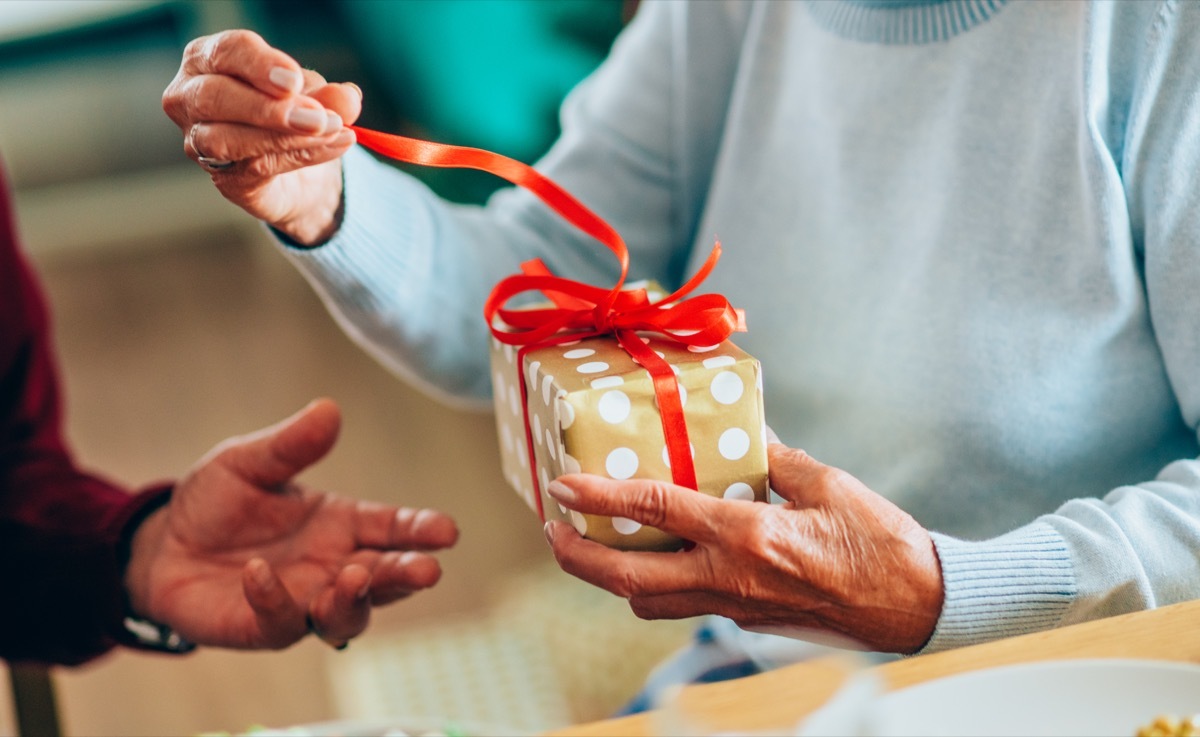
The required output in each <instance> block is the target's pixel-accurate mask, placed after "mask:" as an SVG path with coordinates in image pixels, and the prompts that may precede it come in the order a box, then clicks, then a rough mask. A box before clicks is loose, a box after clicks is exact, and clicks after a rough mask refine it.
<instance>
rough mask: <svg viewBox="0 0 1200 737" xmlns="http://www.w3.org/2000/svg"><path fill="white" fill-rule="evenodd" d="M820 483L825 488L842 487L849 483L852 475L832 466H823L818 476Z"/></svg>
mask: <svg viewBox="0 0 1200 737" xmlns="http://www.w3.org/2000/svg"><path fill="white" fill-rule="evenodd" d="M818 479H819V480H820V482H821V485H822V486H824V487H826V488H832V489H836V488H843V487H846V486H849V485H850V482H851V480H852V479H853V477H852V476H851V475H850V474H849V473H848V472H846V471H844V470H842V469H840V468H835V467H833V466H825V467H824V468H823V469H821V473H820V475H819V476H818Z"/></svg>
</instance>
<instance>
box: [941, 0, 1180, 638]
mask: <svg viewBox="0 0 1200 737" xmlns="http://www.w3.org/2000/svg"><path fill="white" fill-rule="evenodd" d="M1198 39H1200V7H1197V6H1196V5H1195V4H1193V3H1175V2H1170V1H1168V2H1163V3H1160V4H1159V6H1158V14H1157V16H1156V18H1155V22H1154V23H1153V24H1152V25H1151V27H1150V30H1149V35H1148V37H1147V38H1146V39H1145V41H1144V44H1145V45H1144V47H1143V48H1139V49H1137V50H1136V51H1132V52H1131V53H1130V54H1129V56H1128V58H1131V59H1133V60H1134V61H1133V62H1132V64H1131V66H1132V67H1133V68H1132V69H1131V70H1128V73H1129V75H1130V77H1131V78H1132V79H1133V80H1134V86H1133V88H1132V90H1131V94H1130V99H1129V102H1128V123H1127V126H1126V129H1125V135H1124V139H1123V141H1122V145H1123V154H1122V157H1121V159H1122V161H1121V165H1122V177H1123V180H1124V182H1125V189H1126V196H1127V200H1128V207H1129V217H1130V222H1131V225H1132V228H1133V231H1134V235H1135V244H1136V245H1139V246H1140V252H1139V253H1137V254H1136V256H1137V257H1139V258H1140V259H1141V260H1142V265H1143V270H1144V279H1145V289H1146V299H1147V302H1148V306H1149V314H1150V319H1151V322H1152V324H1153V327H1154V334H1155V336H1156V338H1157V341H1158V347H1159V350H1160V351H1161V353H1162V357H1163V363H1164V365H1165V367H1166V371H1167V377H1168V380H1169V381H1170V384H1171V387H1172V389H1173V390H1174V394H1175V397H1176V399H1177V401H1178V406H1179V410H1180V416H1179V418H1178V421H1179V422H1180V423H1183V424H1184V425H1186V426H1187V427H1188V428H1189V430H1190V432H1191V434H1192V435H1196V436H1197V440H1198V443H1200V322H1198V321H1197V317H1196V316H1197V315H1200V291H1198V290H1197V289H1196V284H1200V190H1197V188H1196V186H1195V183H1194V181H1193V173H1194V172H1195V171H1197V170H1200V95H1198V94H1197V84H1196V80H1197V79H1200V44H1198V43H1197V40H1198ZM1128 431H1129V432H1131V433H1136V432H1138V428H1136V427H1130V428H1128ZM934 541H935V545H936V547H937V551H938V555H939V556H940V559H941V562H942V568H943V574H944V579H945V582H946V600H945V604H944V608H943V613H942V616H941V619H940V621H939V623H938V626H937V629H936V631H935V634H934V637H933V638H932V640H931V641H930V643H929V644H928V645H927V646H926V648H925V651H935V650H941V649H945V648H948V647H953V646H956V645H966V644H972V643H976V642H982V641H986V640H991V639H995V638H998V637H1002V636H1006V635H1016V634H1023V633H1027V632H1033V631H1037V630H1042V629H1047V628H1050V627H1054V626H1059V625H1066V624H1072V623H1075V622H1081V621H1085V620H1089V619H1096V618H1100V617H1106V616H1112V615H1115V614H1122V613H1126V612H1130V611H1137V610H1142V609H1149V608H1154V607H1158V606H1164V605H1167V604H1172V603H1176V602H1180V601H1186V600H1190V599H1195V598H1197V597H1200V555H1197V552H1196V551H1198V550H1200V459H1197V458H1178V459H1175V460H1173V461H1172V462H1170V463H1168V464H1167V465H1166V466H1165V467H1163V468H1162V470H1161V471H1160V472H1159V473H1158V474H1157V476H1156V477H1155V478H1154V479H1151V480H1146V481H1144V482H1142V483H1139V484H1134V485H1129V486H1122V487H1120V488H1117V489H1112V490H1097V498H1092V499H1077V500H1073V501H1070V502H1068V503H1066V504H1064V505H1063V506H1061V507H1060V508H1059V509H1057V510H1056V511H1055V512H1054V513H1053V514H1049V515H1046V516H1044V517H1042V518H1039V519H1038V520H1036V521H1034V522H1033V523H1031V524H1029V525H1026V526H1025V527H1022V528H1020V529H1018V530H1015V531H1013V532H1011V533H1009V534H1006V535H1004V536H1001V537H999V538H996V539H993V540H987V541H971V542H968V541H963V540H958V539H955V538H951V537H948V536H945V535H935V536H934Z"/></svg>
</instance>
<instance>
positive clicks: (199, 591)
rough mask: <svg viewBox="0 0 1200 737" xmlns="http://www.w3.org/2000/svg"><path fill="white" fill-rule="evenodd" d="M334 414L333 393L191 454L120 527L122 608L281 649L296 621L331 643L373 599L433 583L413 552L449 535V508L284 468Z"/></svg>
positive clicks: (320, 435)
mask: <svg viewBox="0 0 1200 737" xmlns="http://www.w3.org/2000/svg"><path fill="white" fill-rule="evenodd" d="M340 421H341V420H340V414H339V411H338V408H337V405H335V404H334V403H333V402H331V401H329V400H318V401H316V402H313V403H312V404H310V405H309V406H308V407H306V408H305V409H304V410H302V411H301V412H299V413H297V414H296V415H294V416H292V417H291V418H289V419H287V420H284V421H283V422H281V423H279V424H277V425H275V426H273V427H269V428H266V429H265V430H261V431H259V432H257V433H254V434H252V435H247V436H244V437H239V438H231V439H229V440H227V441H225V442H224V443H222V444H220V445H218V446H217V447H216V448H214V449H213V450H212V451H211V452H210V453H209V454H208V455H207V456H205V457H204V458H202V459H201V460H200V461H199V463H198V464H197V465H196V466H195V467H193V468H192V470H191V471H190V472H189V473H188V474H187V475H186V476H184V478H183V479H182V480H181V481H180V482H179V483H178V484H177V485H176V488H175V491H174V494H173V495H172V497H171V500H170V502H169V503H168V504H167V505H166V506H164V507H163V508H162V509H159V510H157V511H156V512H154V513H153V514H152V515H151V516H150V517H149V518H147V520H146V521H145V522H143V523H142V524H141V525H140V526H139V528H138V530H137V532H136V533H135V535H134V539H133V546H132V558H131V560H130V563H129V567H128V569H127V571H126V577H125V581H126V588H127V590H128V591H129V596H130V602H131V605H132V607H133V609H134V611H135V612H137V613H138V614H140V615H142V616H144V617H148V618H150V619H152V620H155V621H158V622H162V623H163V624H167V625H169V626H171V627H172V628H173V629H174V630H175V631H176V632H178V633H179V634H180V635H182V636H183V637H184V638H185V639H188V640H190V641H192V642H195V643H197V644H202V645H215V646H221V647H231V648H282V647H286V646H288V645H290V644H292V643H294V642H296V641H297V640H299V639H300V638H302V637H304V636H305V635H306V634H308V632H309V622H310V621H311V623H312V625H313V628H314V629H315V630H316V631H318V632H319V633H320V636H321V637H322V638H324V639H325V640H326V641H328V642H330V643H331V644H334V645H340V644H342V643H344V642H346V641H347V640H349V639H350V638H352V637H354V636H355V635H357V634H359V633H360V632H362V631H363V629H365V628H366V626H367V621H368V619H369V617H370V611H371V607H372V606H373V605H374V606H377V605H381V604H387V603H390V602H394V601H396V600H398V599H403V598H404V597H406V596H408V595H410V594H411V593H413V592H415V591H418V590H420V589H425V588H428V587H430V586H433V585H434V584H435V583H437V581H438V578H439V577H440V576H441V569H440V568H439V566H438V563H437V561H436V560H435V559H434V558H433V557H432V556H430V555H429V554H428V553H426V552H421V551H429V550H436V549H440V548H445V547H448V546H450V545H453V544H454V542H455V541H456V539H457V538H458V530H457V528H456V527H455V525H454V522H453V520H451V519H450V518H449V517H447V516H446V515H444V514H441V513H440V512H435V511H432V510H413V509H403V508H396V507H392V506H387V505H383V504H376V503H371V502H365V501H354V500H351V499H345V498H341V497H337V496H333V495H330V494H325V493H320V492H315V491H310V490H307V489H305V488H304V487H302V486H301V485H299V484H297V483H295V482H294V481H293V480H292V479H293V477H294V476H295V475H296V474H297V473H299V472H300V471H301V470H303V469H304V468H306V467H308V466H309V465H311V464H313V463H314V462H316V461H317V460H319V459H320V458H321V457H323V456H324V455H325V454H326V453H327V452H328V451H329V450H330V448H332V447H333V444H334V442H335V440H336V438H337V433H338V429H339V425H340Z"/></svg>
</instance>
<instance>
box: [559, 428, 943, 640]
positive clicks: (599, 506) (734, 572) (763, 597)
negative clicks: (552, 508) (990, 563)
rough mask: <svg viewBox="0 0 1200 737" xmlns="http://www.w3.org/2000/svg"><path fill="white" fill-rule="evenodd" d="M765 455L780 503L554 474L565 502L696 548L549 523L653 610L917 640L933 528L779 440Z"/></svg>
mask: <svg viewBox="0 0 1200 737" xmlns="http://www.w3.org/2000/svg"><path fill="white" fill-rule="evenodd" d="M769 458H770V466H771V488H772V489H774V490H775V492H776V493H778V494H779V495H781V496H782V497H783V498H784V499H785V500H786V501H785V503H784V504H750V503H747V502H742V501H731V500H718V499H711V498H708V497H706V496H704V495H702V494H696V493H693V492H690V491H688V490H686V489H681V488H680V487H678V486H675V485H672V484H669V483H665V482H662V481H634V480H631V481H612V480H608V479H604V478H600V477H598V476H592V475H586V474H581V475H567V476H563V477H561V478H559V479H557V480H555V481H553V482H552V483H551V484H550V487H549V493H550V496H551V497H553V498H554V499H555V500H556V502H557V503H561V504H563V505H564V506H566V507H567V508H568V509H572V510H577V511H579V512H584V513H589V514H596V515H611V516H614V517H618V516H619V517H626V518H629V519H632V520H636V521H638V522H640V523H642V524H646V525H654V526H656V527H660V528H661V529H663V530H665V531H666V532H669V533H672V534H675V535H678V536H680V537H683V538H687V539H688V540H692V541H694V542H695V546H694V547H692V548H691V549H689V550H687V551H682V552H678V553H672V554H669V555H664V554H661V553H647V552H622V551H617V550H611V549H609V548H607V547H605V546H603V545H598V544H596V543H594V542H591V541H589V540H583V539H581V538H580V536H579V534H578V533H577V532H576V531H575V530H574V529H572V528H571V526H570V525H567V524H564V523H562V522H557V521H551V522H548V523H547V524H546V537H547V538H549V540H550V544H551V547H552V548H553V549H554V556H555V558H557V559H558V562H559V565H561V566H562V568H563V570H564V571H566V572H568V573H570V574H572V575H575V576H578V577H579V578H581V579H583V580H585V581H587V582H589V583H592V584H594V585H596V586H599V587H601V588H604V589H606V590H608V591H610V592H612V593H614V594H616V595H617V596H621V597H624V598H626V599H628V600H629V605H630V607H631V608H632V609H633V611H634V613H636V614H637V615H638V616H639V617H642V618H644V619H681V618H685V617H692V616H696V615H700V614H720V615H723V616H726V617H729V618H730V619H733V620H734V621H735V622H737V623H738V624H739V625H741V626H743V627H749V628H769V629H774V630H776V631H778V630H779V629H780V628H783V629H785V630H791V631H793V633H795V631H796V630H801V632H799V633H797V634H803V631H809V632H820V633H835V634H838V635H843V636H845V637H847V638H849V639H851V640H853V641H855V642H857V643H859V644H861V645H862V646H864V647H866V648H869V649H872V650H877V651H880V652H900V653H911V652H915V651H917V650H919V649H920V648H921V647H922V646H923V645H924V644H925V643H926V642H927V641H928V639H929V637H930V635H931V634H932V633H933V628H934V625H935V624H936V623H937V620H938V616H939V614H940V613H941V608H942V599H943V585H942V575H941V568H940V566H939V564H938V560H937V555H936V554H935V553H934V549H933V543H932V541H931V540H930V537H929V533H928V532H927V531H926V530H925V529H924V528H922V527H921V526H920V525H919V524H917V522H916V521H915V520H914V519H913V518H912V517H910V516H909V515H908V514H907V513H905V512H904V511H903V510H901V509H900V508H898V507H896V506H895V505H894V504H892V503H891V502H889V501H888V500H886V499H884V498H883V497H881V496H879V495H878V494H876V493H875V492H873V491H871V490H870V489H868V488H867V487H866V486H864V485H863V484H862V483H861V482H860V481H859V480H858V479H856V478H854V477H853V476H851V475H850V474H848V473H846V472H844V471H841V470H839V469H836V468H833V467H831V466H826V465H824V464H822V463H819V462H818V461H816V460H815V459H813V458H811V457H810V456H808V455H807V454H806V453H804V451H801V450H793V449H791V448H787V447H785V446H783V445H781V444H779V443H772V444H771V445H770V446H769Z"/></svg>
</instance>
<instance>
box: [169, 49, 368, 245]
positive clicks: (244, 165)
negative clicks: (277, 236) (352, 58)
mask: <svg viewBox="0 0 1200 737" xmlns="http://www.w3.org/2000/svg"><path fill="white" fill-rule="evenodd" d="M162 104H163V110H164V111H165V112H166V113H167V115H168V116H169V117H170V118H171V120H173V121H174V122H175V124H176V125H178V126H179V129H180V130H181V131H183V135H184V143H183V150H184V152H185V153H186V154H187V155H188V156H189V157H190V158H192V159H193V160H197V161H198V163H201V164H202V165H204V163H205V162H201V161H200V159H201V157H204V158H205V159H206V160H207V159H214V160H218V161H230V162H233V163H232V165H231V166H229V167H227V168H214V167H213V166H211V165H209V166H206V169H207V170H208V171H209V173H210V174H211V175H212V180H213V183H214V184H215V185H216V186H217V189H218V190H220V192H221V194H222V195H224V196H225V198H226V199H228V200H229V201H230V202H233V203H234V204H236V205H238V206H239V207H241V208H242V209H244V210H246V211H247V212H248V213H250V214H251V215H253V216H254V217H256V218H258V219H259V220H262V221H264V222H266V223H268V224H270V225H272V226H274V227H275V228H278V229H279V230H281V231H283V232H284V233H286V234H288V235H289V236H290V237H291V238H292V239H294V240H295V241H297V242H298V243H300V244H303V245H315V244H318V243H320V242H322V241H324V240H327V239H328V238H329V237H330V236H331V235H332V234H333V233H334V231H336V229H337V227H338V224H339V220H340V208H341V197H342V177H341V162H340V160H339V157H341V155H342V154H344V153H345V152H346V151H347V150H349V148H350V147H351V146H352V145H353V144H354V132H353V131H351V130H349V129H348V128H345V127H344V125H349V124H350V123H353V122H354V121H355V120H356V119H357V118H358V115H359V112H360V111H361V109H362V92H361V90H359V88H358V87H357V86H356V85H354V84H330V83H327V82H326V81H325V79H324V78H323V77H322V76H321V75H319V74H317V73H316V72H313V71H309V70H304V69H301V68H300V65H299V64H297V63H296V61H295V60H294V59H292V58H291V57H290V56H288V55H287V54H285V53H283V52H282V51H279V50H278V49H274V48H272V47H271V46H269V45H268V44H267V42H266V41H264V40H263V39H262V37H261V36H259V35H258V34H256V33H254V32H252V31H244V30H234V31H223V32H221V33H217V34H214V35H211V36H203V37H201V38H197V39H195V40H193V41H192V42H191V43H189V44H188V45H187V48H186V49H185V51H184V54H183V62H182V64H181V65H180V67H179V72H178V73H177V74H176V75H175V78H174V79H173V80H172V81H171V83H170V85H168V86H167V89H166V91H165V92H163V98H162Z"/></svg>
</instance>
